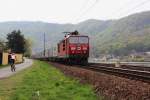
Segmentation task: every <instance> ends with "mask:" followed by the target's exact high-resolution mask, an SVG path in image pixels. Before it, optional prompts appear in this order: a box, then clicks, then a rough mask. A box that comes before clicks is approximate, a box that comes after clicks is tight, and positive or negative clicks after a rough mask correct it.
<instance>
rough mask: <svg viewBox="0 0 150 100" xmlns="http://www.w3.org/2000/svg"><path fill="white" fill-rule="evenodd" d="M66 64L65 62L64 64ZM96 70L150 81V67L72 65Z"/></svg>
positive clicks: (96, 64) (98, 64)
mask: <svg viewBox="0 0 150 100" xmlns="http://www.w3.org/2000/svg"><path fill="white" fill-rule="evenodd" d="M63 65H64V64H63ZM72 66H73V67H81V68H85V69H88V70H93V71H96V72H103V73H107V74H111V75H116V76H119V77H125V78H129V79H131V80H138V81H143V82H146V83H150V67H141V66H130V65H122V66H121V67H115V65H114V64H113V65H112V64H100V63H88V64H87V65H72Z"/></svg>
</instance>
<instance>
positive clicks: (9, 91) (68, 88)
mask: <svg viewBox="0 0 150 100" xmlns="http://www.w3.org/2000/svg"><path fill="white" fill-rule="evenodd" d="M0 99H1V100H96V95H95V94H94V93H93V91H92V87H90V86H89V85H82V84H80V83H79V82H78V81H77V80H74V79H70V78H67V77H65V76H64V75H63V73H61V72H60V71H58V70H57V69H56V68H54V67H52V66H50V65H49V64H47V63H45V62H42V61H35V63H34V64H33V66H32V67H30V68H29V69H26V70H24V71H22V72H19V73H18V74H16V75H14V76H12V77H10V78H8V79H3V80H0Z"/></svg>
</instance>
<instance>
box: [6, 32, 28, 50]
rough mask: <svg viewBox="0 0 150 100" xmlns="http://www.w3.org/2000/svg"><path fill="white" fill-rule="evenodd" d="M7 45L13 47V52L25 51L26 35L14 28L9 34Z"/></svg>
mask: <svg viewBox="0 0 150 100" xmlns="http://www.w3.org/2000/svg"><path fill="white" fill-rule="evenodd" d="M7 40H8V43H7V46H8V48H10V49H11V51H12V52H15V53H24V52H25V50H26V49H25V44H26V41H25V38H24V35H22V34H21V31H20V30H18V31H16V30H14V31H12V32H11V33H8V34H7Z"/></svg>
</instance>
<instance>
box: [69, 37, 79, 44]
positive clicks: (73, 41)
mask: <svg viewBox="0 0 150 100" xmlns="http://www.w3.org/2000/svg"><path fill="white" fill-rule="evenodd" d="M69 43H78V37H69Z"/></svg>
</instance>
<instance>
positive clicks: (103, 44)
mask: <svg viewBox="0 0 150 100" xmlns="http://www.w3.org/2000/svg"><path fill="white" fill-rule="evenodd" d="M18 29H20V30H21V31H22V33H23V34H24V35H25V36H26V37H28V38H30V39H32V41H33V43H34V45H33V50H34V51H35V52H39V51H41V50H42V48H43V34H44V33H45V34H46V47H47V48H50V47H52V46H54V45H55V44H56V43H57V42H58V41H59V40H60V39H62V38H63V36H64V34H63V33H62V32H64V31H74V30H78V31H79V32H81V34H87V35H89V36H90V40H91V41H90V42H91V48H92V49H91V52H92V54H94V55H95V56H99V55H100V54H115V55H126V54H129V53H131V52H135V51H137V52H142V51H149V50H150V12H143V13H137V14H134V15H130V16H127V17H124V18H121V19H118V20H107V21H102V20H94V19H91V20H87V21H84V22H81V23H78V24H56V23H44V22H3V23H0V34H1V37H0V38H3V39H4V38H5V36H4V35H6V34H7V33H9V32H11V31H12V30H18Z"/></svg>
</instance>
